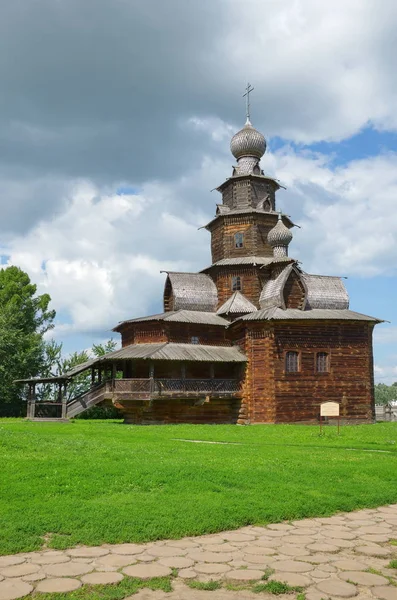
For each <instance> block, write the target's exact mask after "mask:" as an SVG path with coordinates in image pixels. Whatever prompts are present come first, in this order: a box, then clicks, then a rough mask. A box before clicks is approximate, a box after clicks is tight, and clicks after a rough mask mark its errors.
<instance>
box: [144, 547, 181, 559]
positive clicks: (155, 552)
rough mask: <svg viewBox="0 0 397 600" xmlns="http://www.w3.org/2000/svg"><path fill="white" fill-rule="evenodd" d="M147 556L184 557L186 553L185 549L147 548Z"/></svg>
mask: <svg viewBox="0 0 397 600" xmlns="http://www.w3.org/2000/svg"><path fill="white" fill-rule="evenodd" d="M147 553H148V554H150V555H152V556H158V557H160V556H161V557H163V556H184V555H185V554H187V553H188V550H187V549H186V548H172V547H171V546H158V547H157V548H149V549H148V551H147Z"/></svg>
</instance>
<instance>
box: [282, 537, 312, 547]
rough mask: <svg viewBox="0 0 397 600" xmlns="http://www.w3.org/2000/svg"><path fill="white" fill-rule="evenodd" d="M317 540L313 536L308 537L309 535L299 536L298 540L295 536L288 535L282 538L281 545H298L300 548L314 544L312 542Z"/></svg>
mask: <svg viewBox="0 0 397 600" xmlns="http://www.w3.org/2000/svg"><path fill="white" fill-rule="evenodd" d="M316 541H318V540H316V538H315V537H313V536H309V535H301V536H299V538H298V537H297V536H296V535H289V536H285V537H283V539H282V540H281V544H280V546H281V545H282V544H298V543H299V544H300V545H302V546H307V544H314V542H316Z"/></svg>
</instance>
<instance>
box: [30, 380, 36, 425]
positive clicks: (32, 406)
mask: <svg viewBox="0 0 397 600" xmlns="http://www.w3.org/2000/svg"><path fill="white" fill-rule="evenodd" d="M35 414H36V384H35V383H33V385H32V400H31V404H30V418H31V419H34V417H35Z"/></svg>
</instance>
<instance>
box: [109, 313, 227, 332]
mask: <svg viewBox="0 0 397 600" xmlns="http://www.w3.org/2000/svg"><path fill="white" fill-rule="evenodd" d="M147 321H153V322H154V321H167V323H168V322H171V323H197V324H200V325H215V326H219V327H227V325H228V324H229V321H227V320H226V319H223V318H222V317H220V316H218V315H217V314H215V313H213V312H206V311H199V310H185V309H180V310H173V311H168V312H163V313H159V314H156V315H148V316H146V317H137V318H136V319H129V320H128V321H122V322H121V323H119V324H118V325H116V327H114V329H112V331H120V329H121V328H122V327H123V326H124V325H128V324H130V323H144V322H147Z"/></svg>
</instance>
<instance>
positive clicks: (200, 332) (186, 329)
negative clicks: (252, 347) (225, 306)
mask: <svg viewBox="0 0 397 600" xmlns="http://www.w3.org/2000/svg"><path fill="white" fill-rule="evenodd" d="M230 295H231V293H230V294H229V296H230ZM120 332H121V345H122V347H123V348H124V347H125V346H129V345H130V344H154V343H161V342H177V343H180V344H190V343H191V341H192V338H193V337H197V338H198V339H199V343H200V344H203V345H209V346H211V345H212V346H230V345H231V342H230V341H229V340H227V339H226V334H225V329H224V327H220V326H219V327H218V326H216V325H214V326H211V325H199V324H196V323H176V322H174V323H172V322H171V323H170V322H166V321H143V322H140V323H126V324H125V325H124V326H123V327H122V329H121V330H120Z"/></svg>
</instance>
